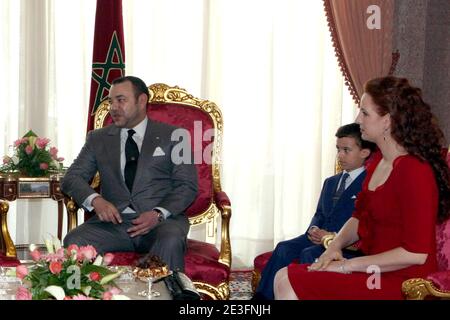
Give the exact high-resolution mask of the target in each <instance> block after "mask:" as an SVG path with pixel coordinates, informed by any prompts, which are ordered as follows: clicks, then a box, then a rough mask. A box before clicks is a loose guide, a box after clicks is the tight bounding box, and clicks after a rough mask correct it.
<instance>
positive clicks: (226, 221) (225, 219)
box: [219, 206, 232, 268]
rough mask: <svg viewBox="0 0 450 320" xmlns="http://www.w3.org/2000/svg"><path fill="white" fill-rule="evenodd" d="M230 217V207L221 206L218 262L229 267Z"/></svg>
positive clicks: (230, 256) (230, 257)
mask: <svg viewBox="0 0 450 320" xmlns="http://www.w3.org/2000/svg"><path fill="white" fill-rule="evenodd" d="M230 219H231V207H230V206H223V211H222V229H221V233H220V235H221V242H220V256H219V262H220V263H223V264H225V265H226V266H228V267H229V268H231V259H232V254H231V240H230Z"/></svg>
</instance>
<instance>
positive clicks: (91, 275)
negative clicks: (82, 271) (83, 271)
mask: <svg viewBox="0 0 450 320" xmlns="http://www.w3.org/2000/svg"><path fill="white" fill-rule="evenodd" d="M101 278H102V276H101V275H100V273H98V272H95V271H94V272H91V273H89V279H91V280H92V281H99V280H100V279H101Z"/></svg>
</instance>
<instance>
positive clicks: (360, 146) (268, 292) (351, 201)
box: [253, 123, 375, 300]
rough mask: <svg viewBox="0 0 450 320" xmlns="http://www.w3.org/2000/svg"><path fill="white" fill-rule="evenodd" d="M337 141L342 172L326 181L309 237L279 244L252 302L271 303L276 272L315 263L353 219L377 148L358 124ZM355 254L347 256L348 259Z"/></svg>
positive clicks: (342, 130)
mask: <svg viewBox="0 0 450 320" xmlns="http://www.w3.org/2000/svg"><path fill="white" fill-rule="evenodd" d="M336 137H337V140H336V148H337V157H338V160H339V164H340V165H341V167H342V169H343V172H341V173H339V174H336V175H334V176H332V177H329V178H327V179H326V180H325V182H324V184H323V187H322V192H321V194H320V198H319V202H318V204H317V210H316V213H315V214H314V217H313V218H312V220H311V223H310V225H309V227H308V229H307V231H306V233H305V234H302V235H301V236H299V237H297V238H294V239H290V240H286V241H282V242H280V243H278V245H277V247H276V248H275V250H274V251H273V253H272V256H271V257H270V259H269V261H268V263H267V265H266V266H265V268H264V270H263V272H262V275H261V281H260V283H259V285H258V287H257V289H256V292H255V295H254V297H253V299H255V300H272V299H273V298H274V296H273V280H274V277H275V274H276V272H277V271H278V270H279V269H281V268H283V267H285V266H287V265H288V264H289V263H291V262H292V260H294V259H299V260H300V262H301V263H312V262H314V259H316V258H318V257H319V256H320V255H321V254H322V253H323V252H324V251H325V248H323V246H322V243H321V240H322V238H323V236H325V235H327V234H332V233H334V232H338V231H339V229H340V228H341V227H342V226H343V225H344V223H345V222H346V221H347V220H348V219H349V218H350V216H351V215H352V212H353V210H354V208H355V199H356V195H357V194H358V192H359V191H361V185H362V182H363V180H364V178H365V176H366V172H365V168H364V162H365V161H366V159H367V158H368V157H369V156H370V154H371V152H372V151H374V150H375V144H373V143H372V142H368V141H364V140H362V139H361V131H360V128H359V125H358V124H356V123H352V124H348V125H344V126H342V127H340V128H339V129H338V130H337V132H336ZM356 254H357V253H355V252H348V251H346V252H344V256H345V257H346V258H350V257H352V256H355V255H356Z"/></svg>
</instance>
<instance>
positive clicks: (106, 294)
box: [102, 291, 113, 300]
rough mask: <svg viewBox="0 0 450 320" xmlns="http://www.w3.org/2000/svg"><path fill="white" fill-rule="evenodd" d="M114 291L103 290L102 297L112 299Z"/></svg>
mask: <svg viewBox="0 0 450 320" xmlns="http://www.w3.org/2000/svg"><path fill="white" fill-rule="evenodd" d="M112 296H113V295H112V293H111V292H109V291H106V292H103V296H102V299H103V300H111V299H112Z"/></svg>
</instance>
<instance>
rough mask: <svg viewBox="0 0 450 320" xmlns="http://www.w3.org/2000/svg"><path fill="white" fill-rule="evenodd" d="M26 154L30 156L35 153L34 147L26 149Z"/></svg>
mask: <svg viewBox="0 0 450 320" xmlns="http://www.w3.org/2000/svg"><path fill="white" fill-rule="evenodd" d="M25 153H26V154H28V155H30V154H32V153H33V147H32V146H26V147H25Z"/></svg>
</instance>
